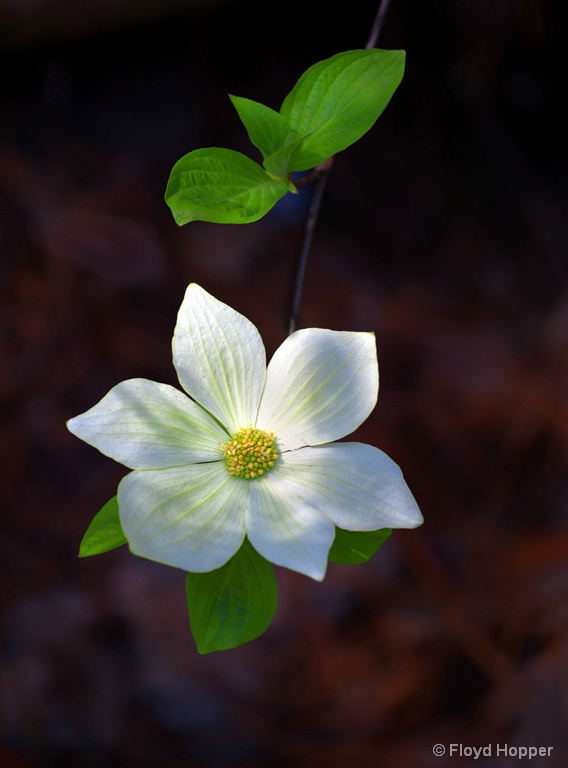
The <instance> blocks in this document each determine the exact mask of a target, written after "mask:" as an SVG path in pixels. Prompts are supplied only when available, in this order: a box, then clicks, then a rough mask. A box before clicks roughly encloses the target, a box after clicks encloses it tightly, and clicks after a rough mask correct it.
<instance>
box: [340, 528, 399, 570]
mask: <svg viewBox="0 0 568 768" xmlns="http://www.w3.org/2000/svg"><path fill="white" fill-rule="evenodd" d="M391 533H392V530H391V529H390V528H381V529H380V530H379V531H345V530H343V528H336V529H335V541H334V542H333V544H332V546H331V549H330V550H329V560H330V562H332V563H343V564H345V565H359V563H365V562H367V560H369V558H371V557H373V555H374V554H375V552H376V551H377V550H378V549H379V547H380V546H381V545H382V544H384V542H385V541H386V540H387V539H388V537H389V536H390V535H391Z"/></svg>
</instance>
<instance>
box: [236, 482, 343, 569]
mask: <svg viewBox="0 0 568 768" xmlns="http://www.w3.org/2000/svg"><path fill="white" fill-rule="evenodd" d="M250 486H251V489H250V497H249V506H248V514H247V536H248V538H249V541H250V543H251V544H252V545H253V547H254V548H255V549H256V550H257V551H258V552H260V554H261V555H262V556H263V557H265V558H266V559H267V560H269V561H270V562H271V563H275V564H276V565H283V566H285V567H286V568H290V569H291V570H293V571H299V572H300V573H304V574H306V576H311V577H312V579H317V580H318V581H321V580H322V579H323V577H324V576H325V570H326V567H327V556H328V553H329V550H330V547H331V545H332V543H333V539H334V537H335V526H334V525H333V524H332V523H331V521H330V520H328V519H327V518H326V516H325V515H324V514H322V513H321V512H320V511H319V510H317V509H315V508H314V507H312V506H311V505H310V504H309V503H306V500H305V498H304V497H303V494H302V493H301V489H299V490H298V488H297V487H296V485H295V483H294V482H293V481H292V482H289V481H287V479H286V478H283V477H281V476H280V475H279V473H278V472H270V473H269V474H267V475H266V476H265V477H263V478H261V479H260V480H253V481H251V482H250Z"/></svg>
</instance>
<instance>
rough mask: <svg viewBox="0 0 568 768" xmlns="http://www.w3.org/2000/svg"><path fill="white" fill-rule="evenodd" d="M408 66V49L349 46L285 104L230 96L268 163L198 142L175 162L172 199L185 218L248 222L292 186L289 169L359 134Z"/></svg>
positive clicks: (308, 76)
mask: <svg viewBox="0 0 568 768" xmlns="http://www.w3.org/2000/svg"><path fill="white" fill-rule="evenodd" d="M403 74H404V51H384V50H377V49H372V50H356V51H345V52H344V53H338V54H337V55H335V56H332V57H331V58H330V59H325V60H324V61H320V62H319V63H318V64H314V66H312V67H310V68H309V69H308V70H307V71H306V72H305V73H304V74H303V75H302V76H301V77H300V79H299V80H298V82H297V83H296V85H295V86H294V88H293V89H292V90H291V91H290V93H289V94H288V96H286V98H285V99H284V102H283V104H282V107H281V108H280V111H279V112H276V111H275V110H273V109H271V108H270V107H267V106H265V105H264V104H259V103H258V102H256V101H251V100H250V99H244V98H241V97H238V96H231V97H230V98H231V101H232V102H233V105H234V106H235V109H236V110H237V112H238V115H239V117H240V119H241V121H242V122H243V123H244V125H245V128H246V129H247V132H248V135H249V138H250V140H251V142H252V143H253V144H254V146H255V147H256V148H257V149H259V150H260V152H261V154H262V157H263V164H262V166H261V165H259V164H258V163H255V162H254V161H253V160H251V159H250V158H249V157H247V156H246V155H243V154H241V153H240V152H235V151H233V150H231V149H222V148H219V147H211V148H208V149H197V150H195V151H193V152H189V154H187V155H185V156H184V157H182V158H181V160H178V162H177V163H176V164H175V165H174V167H173V169H172V172H171V174H170V178H169V181H168V185H167V189H166V202H167V204H168V205H169V207H170V209H171V211H172V213H173V216H174V219H175V220H176V222H177V223H178V224H179V225H182V224H187V223H188V222H190V221H210V222H215V223H217V224H246V223H248V222H251V221H256V220H257V219H260V218H262V216H264V215H265V214H266V213H267V212H268V211H269V210H270V209H271V208H272V207H273V206H274V205H275V203H276V202H277V201H278V200H280V198H281V197H283V196H284V195H285V194H286V193H287V192H296V188H295V186H294V184H293V181H292V180H291V178H290V174H291V173H293V172H294V171H305V170H308V169H310V168H313V167H315V166H317V165H319V164H320V163H322V162H324V160H327V159H328V158H330V157H331V156H332V155H335V154H336V153H337V152H341V151H342V150H343V149H346V147H348V146H350V145H351V144H353V143H354V142H355V141H357V140H358V139H360V138H361V136H363V135H364V134H365V133H366V132H367V131H368V130H369V129H370V128H371V126H372V125H373V124H374V123H375V121H376V120H377V118H378V117H379V115H380V114H381V112H382V111H383V110H384V108H385V107H386V106H387V104H388V102H389V101H390V98H391V96H392V95H393V93H394V91H395V90H396V88H397V86H398V84H399V83H400V81H401V80H402V76H403Z"/></svg>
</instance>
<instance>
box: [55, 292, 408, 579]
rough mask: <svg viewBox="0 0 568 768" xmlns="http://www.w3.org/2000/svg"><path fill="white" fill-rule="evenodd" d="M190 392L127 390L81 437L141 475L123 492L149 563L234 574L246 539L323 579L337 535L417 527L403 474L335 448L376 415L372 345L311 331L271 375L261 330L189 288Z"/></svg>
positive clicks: (72, 424) (126, 517) (127, 527)
mask: <svg viewBox="0 0 568 768" xmlns="http://www.w3.org/2000/svg"><path fill="white" fill-rule="evenodd" d="M173 360H174V365H175V368H176V370H177V373H178V377H179V381H180V383H181V385H182V387H183V388H184V390H185V391H186V392H187V395H189V397H188V396H187V395H186V394H183V393H182V392H180V391H179V390H177V389H175V388H174V387H171V386H169V385H167V384H158V383H156V382H153V381H148V380H147V379H131V380H129V381H124V382H122V383H121V384H118V385H117V386H116V387H114V388H113V389H111V391H110V392H109V393H108V394H107V395H106V396H105V397H104V398H103V399H102V400H101V401H100V402H99V403H98V404H97V405H95V406H94V407H93V408H91V409H90V410H89V411H87V412H86V413H84V414H82V415H80V416H76V417H75V418H73V419H71V420H70V421H69V422H68V427H69V430H70V431H71V432H72V433H73V434H74V435H76V436H77V437H79V438H81V439H82V440H84V441H85V442H87V443H89V444H90V445H92V446H94V447H95V448H97V449H98V450H99V451H101V452H102V453H104V454H105V455H107V456H110V457H111V458H113V459H115V460H116V461H119V462H121V463H122V464H124V465H125V466H127V467H129V468H130V469H133V470H134V471H133V472H131V473H130V474H128V475H127V476H126V477H125V478H123V480H122V481H121V483H120V485H119V488H118V504H119V510H120V521H121V525H122V528H123V530H124V534H125V536H126V538H127V540H128V543H129V546H130V549H131V550H132V552H134V553H135V554H137V555H141V556H143V557H146V558H149V559H150V560H156V561H158V562H161V563H166V564H168V565H172V566H176V567H179V568H183V569H184V570H186V571H194V572H206V571H211V570H214V569H215V568H219V567H220V566H222V565H224V564H225V563H226V562H227V561H228V560H229V559H230V558H231V557H232V556H233V555H234V554H235V553H236V552H237V550H238V549H239V547H240V546H241V544H242V543H243V540H244V538H245V536H246V537H248V539H249V541H250V543H251V544H252V546H253V547H254V548H255V549H256V550H257V551H258V552H259V553H260V554H261V555H263V556H264V557H265V558H266V559H267V560H269V561H270V562H272V563H275V564H277V565H282V566H285V567H287V568H291V569H293V570H295V571H299V572H300V573H304V574H306V575H308V576H311V577H312V578H314V579H318V580H321V579H323V577H324V574H325V570H326V565H327V559H328V553H329V549H330V547H331V545H332V543H333V540H334V537H335V527H336V526H337V527H339V528H343V529H346V530H348V531H372V530H377V529H379V528H414V527H415V526H418V525H420V523H421V522H422V515H421V514H420V511H419V509H418V506H417V505H416V502H415V500H414V498H413V496H412V494H411V492H410V490H409V488H408V486H407V485H406V483H405V481H404V479H403V476H402V473H401V471H400V469H399V467H398V466H397V465H396V464H395V463H394V462H393V461H392V460H391V459H390V458H389V457H388V456H387V455H386V454H385V453H383V452H382V451H380V450H379V449H378V448H374V447H373V446H370V445H365V444H362V443H346V442H342V443H336V442H334V441H335V440H339V439H340V438H342V437H344V436H345V435H348V434H349V433H351V432H352V431H353V430H354V429H356V428H357V427H358V426H359V425H360V424H361V423H362V422H363V421H364V420H365V419H366V418H367V416H368V415H369V414H370V413H371V411H372V410H373V408H374V406H375V403H376V400H377V393H378V378H379V375H378V365H377V357H376V349H375V339H374V335H373V334H371V333H349V332H340V331H331V330H324V329H321V328H308V329H304V330H300V331H296V333H293V334H292V335H291V336H289V337H288V338H287V339H286V340H285V341H284V343H283V344H282V345H281V346H280V347H279V349H278V350H277V351H276V353H275V355H274V357H273V358H272V360H271V361H270V363H269V364H268V366H267V365H266V358H265V351H264V345H263V343H262V339H261V337H260V334H259V332H258V330H257V329H256V327H255V326H254V325H253V324H252V323H251V322H250V321H249V320H247V318H245V317H244V316H243V315H241V314H239V313H238V312H236V311H235V310H234V309H231V308H230V307H228V306H227V305H226V304H222V303H221V302H220V301H217V299H215V298H213V297H212V296H210V295H209V294H208V293H207V292H206V291H204V290H203V288H201V287H199V286H198V285H195V284H191V285H190V286H189V287H188V289H187V291H186V294H185V298H184V300H183V303H182V305H181V308H180V311H179V314H178V319H177V324H176V328H175V332H174V337H173Z"/></svg>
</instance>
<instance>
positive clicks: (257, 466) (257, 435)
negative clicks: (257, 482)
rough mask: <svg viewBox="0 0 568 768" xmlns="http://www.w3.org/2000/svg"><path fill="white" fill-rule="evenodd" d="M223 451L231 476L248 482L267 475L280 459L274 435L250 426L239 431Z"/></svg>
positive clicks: (222, 447) (224, 446) (223, 447)
mask: <svg viewBox="0 0 568 768" xmlns="http://www.w3.org/2000/svg"><path fill="white" fill-rule="evenodd" d="M221 450H222V451H224V453H225V462H226V464H227V469H228V470H229V474H230V475H234V476H235V477H245V478H246V479H247V480H253V479H254V478H255V477H261V476H262V475H265V474H266V473H267V472H268V471H269V470H271V469H272V467H273V466H274V465H275V463H276V460H277V458H278V453H277V451H276V438H275V437H274V434H273V433H272V432H263V431H262V429H253V428H252V427H250V426H249V427H243V429H239V431H238V432H237V434H236V435H233V437H232V438H231V439H230V440H229V442H228V443H225V445H222V446H221Z"/></svg>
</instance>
